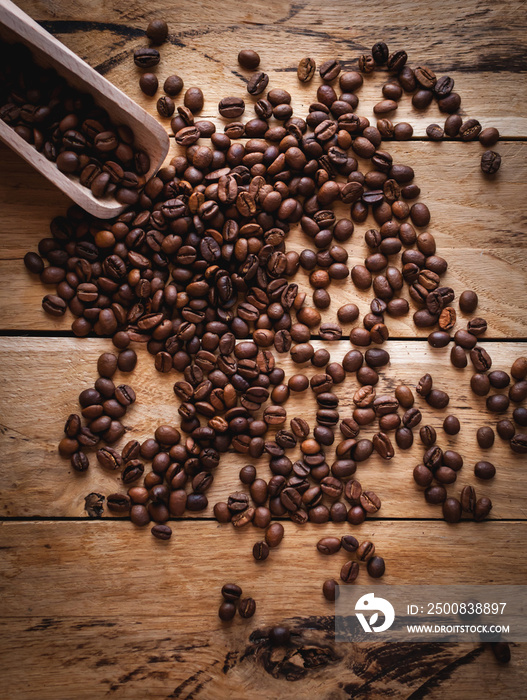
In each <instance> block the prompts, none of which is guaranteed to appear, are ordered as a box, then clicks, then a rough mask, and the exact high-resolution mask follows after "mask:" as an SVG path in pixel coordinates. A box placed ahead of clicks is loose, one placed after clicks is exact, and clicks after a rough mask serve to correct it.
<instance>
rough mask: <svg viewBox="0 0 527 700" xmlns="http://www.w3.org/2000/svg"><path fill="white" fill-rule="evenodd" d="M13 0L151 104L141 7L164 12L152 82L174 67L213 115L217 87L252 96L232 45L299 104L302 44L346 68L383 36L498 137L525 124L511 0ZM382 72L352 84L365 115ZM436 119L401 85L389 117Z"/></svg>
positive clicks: (419, 127)
mask: <svg viewBox="0 0 527 700" xmlns="http://www.w3.org/2000/svg"><path fill="white" fill-rule="evenodd" d="M19 4H20V5H21V7H23V9H25V10H26V12H28V13H29V14H30V15H31V16H32V17H34V18H35V19H37V20H39V21H42V22H43V23H44V27H45V28H46V29H48V30H49V31H51V32H53V33H55V34H56V35H57V36H58V37H59V38H60V39H61V40H62V41H64V42H65V43H66V45H67V46H69V47H70V48H72V49H73V50H74V51H75V52H76V53H78V54H79V55H80V56H82V57H83V58H84V59H85V60H87V61H88V63H90V64H91V65H92V66H94V67H95V68H97V70H99V71H101V72H102V73H104V74H105V75H106V76H107V77H108V78H109V79H110V80H111V81H112V82H113V83H114V84H115V85H117V86H118V87H120V88H121V89H122V90H124V91H125V92H126V93H127V94H129V95H130V97H132V98H133V99H135V100H137V101H138V102H139V103H140V104H141V105H143V106H144V107H145V108H147V109H149V110H150V111H151V113H152V114H154V113H155V99H148V98H145V97H144V96H142V95H141V93H140V90H139V87H138V79H139V72H138V71H137V69H136V68H135V66H134V65H133V62H132V56H133V50H134V49H135V48H138V47H139V46H144V45H145V36H144V31H145V29H146V25H147V23H148V21H149V19H151V18H153V17H163V18H164V19H166V21H167V22H168V24H169V28H170V41H169V43H167V44H165V45H164V46H163V47H162V48H161V54H162V61H161V63H160V65H159V67H158V68H157V73H158V75H159V77H160V79H161V80H160V82H161V84H162V82H163V81H164V79H165V78H166V77H167V76H168V75H170V74H171V73H173V72H176V73H178V74H179V75H181V77H182V78H183V80H184V81H185V84H186V85H187V86H188V87H190V85H200V86H202V87H204V91H205V93H206V102H205V107H204V110H203V115H204V116H206V117H211V116H216V115H217V103H218V102H219V100H220V99H221V97H224V96H225V95H227V94H235V95H239V96H245V97H247V98H248V100H247V103H248V105H250V104H251V102H252V98H250V97H249V96H248V95H247V92H246V90H245V82H246V80H247V78H248V76H249V75H250V73H249V72H248V71H244V70H243V69H241V68H240V66H239V65H238V63H237V60H236V57H237V54H238V51H239V50H240V48H243V47H250V48H254V49H256V50H257V51H258V52H259V53H260V56H261V58H262V63H261V66H260V68H261V70H264V71H265V72H266V73H268V74H269V76H270V83H269V86H270V87H283V88H285V89H287V90H289V92H291V94H292V96H293V105H294V108H295V111H297V110H299V114H300V115H301V116H302V113H305V112H306V111H307V109H306V108H307V105H308V104H309V103H310V102H313V101H314V93H315V91H316V86H318V84H320V78H319V76H318V73H317V76H316V78H315V79H314V80H313V82H312V83H311V85H309V86H301V85H300V84H299V82H298V80H297V77H296V67H297V64H298V61H299V60H300V59H301V58H302V57H303V56H306V55H309V56H313V58H315V59H316V61H317V64H320V63H322V62H323V61H325V60H327V59H328V58H334V57H335V58H339V59H340V60H341V62H342V63H343V66H344V67H345V68H346V69H348V70H349V69H356V67H357V59H358V57H359V56H360V55H361V54H362V53H363V52H369V51H370V49H371V46H372V44H373V43H374V42H375V41H378V40H379V39H384V40H385V41H386V42H387V43H388V45H389V46H390V48H391V49H393V50H395V49H406V50H407V52H408V54H409V63H410V65H413V66H417V65H423V64H426V65H429V66H430V67H431V68H432V69H433V70H435V71H436V72H437V73H438V74H439V73H448V74H450V75H451V76H452V77H453V78H454V79H455V82H456V91H458V92H459V94H460V95H461V97H462V108H463V112H464V114H466V115H469V116H471V117H475V118H477V119H480V120H481V121H482V123H484V125H485V126H496V127H497V128H498V129H499V130H500V132H501V133H502V135H503V136H505V137H514V138H516V137H524V136H525V135H527V120H526V118H525V114H524V109H523V100H522V99H521V96H522V94H525V89H526V84H527V77H526V75H525V68H526V62H525V52H524V47H523V36H524V31H525V18H524V17H523V15H524V13H523V12H522V11H521V9H519V8H520V7H521V5H519V4H518V3H515V2H509V3H490V2H482V3H478V6H477V8H475V7H474V5H473V3H469V2H465V3H458V2H455V1H454V0H447V1H446V2H444V3H441V4H440V5H436V6H434V7H430V6H429V5H425V4H422V3H421V4H420V3H418V2H407V1H404V0H398V1H396V2H392V3H390V6H389V7H388V6H386V5H385V4H384V5H382V6H381V5H377V6H372V7H368V8H367V10H366V9H365V8H361V13H360V18H358V17H357V15H356V5H355V4H354V3H353V2H351V0H344V2H339V3H336V4H331V3H330V4H327V3H326V4H322V5H321V4H320V3H319V2H316V0H307V1H306V0H302V1H301V2H294V3H293V2H292V3H283V2H279V0H272V1H271V2H268V3H267V2H257V3H251V5H250V6H246V5H243V4H236V3H228V5H227V6H225V4H221V5H219V4H216V3H215V2H213V0H208V1H206V2H200V3H199V12H196V5H195V3H192V2H190V0H185V1H184V2H179V3H177V5H173V6H171V5H170V4H168V3H165V2H163V1H162V0H156V1H155V2H152V3H150V6H149V14H148V16H147V17H145V9H144V7H143V6H140V5H139V4H137V3H131V4H129V5H128V6H127V7H126V8H124V7H123V8H121V5H120V3H113V4H111V5H109V6H101V5H100V4H99V3H93V4H91V3H90V4H88V6H86V7H84V8H83V16H82V19H80V18H79V13H78V9H77V7H76V5H75V3H74V2H73V1H72V0H62V2H61V3H60V12H58V11H57V9H56V8H55V7H54V6H53V5H52V6H50V5H49V4H47V3H45V2H36V1H35V0H21V2H19ZM386 78H387V74H386V73H385V72H384V71H379V72H378V73H377V74H376V75H375V76H374V77H372V78H368V79H367V82H366V86H365V87H363V88H362V90H361V91H360V93H359V96H360V98H361V105H360V109H359V112H360V114H363V115H364V116H367V117H368V118H371V117H372V108H373V105H374V104H375V103H376V102H378V101H379V100H380V99H381V98H380V88H381V86H382V84H383V82H385V81H386ZM160 94H162V93H161V92H160ZM248 112H250V113H251V114H252V110H248ZM248 118H250V117H248ZM438 119H441V120H442V121H444V115H440V113H439V112H438V111H437V109H436V108H435V107H434V108H433V109H432V108H430V109H429V110H428V111H426V112H425V113H419V112H416V111H415V110H413V109H412V108H411V106H410V100H409V98H408V97H406V98H405V99H404V100H403V102H402V104H401V107H400V108H399V109H398V111H397V120H398V121H403V120H408V121H410V122H411V123H412V124H413V125H414V128H415V134H416V136H423V135H424V133H425V130H426V126H427V125H428V124H430V123H432V122H436V121H437V120H438ZM219 123H221V120H220V121H219ZM166 124H167V126H168V120H167V121H166Z"/></svg>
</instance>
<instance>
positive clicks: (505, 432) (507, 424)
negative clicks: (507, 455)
mask: <svg viewBox="0 0 527 700" xmlns="http://www.w3.org/2000/svg"><path fill="white" fill-rule="evenodd" d="M496 430H497V431H498V435H499V436H500V438H501V439H502V440H510V439H511V438H512V437H514V433H515V432H516V428H515V427H514V424H513V423H512V422H511V421H510V420H500V421H498V422H497V424H496Z"/></svg>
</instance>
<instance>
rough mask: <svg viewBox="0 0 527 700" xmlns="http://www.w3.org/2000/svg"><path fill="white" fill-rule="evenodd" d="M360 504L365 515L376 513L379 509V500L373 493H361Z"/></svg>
mask: <svg viewBox="0 0 527 700" xmlns="http://www.w3.org/2000/svg"><path fill="white" fill-rule="evenodd" d="M360 504H361V506H362V507H363V509H364V510H365V511H366V513H370V514H371V513H376V512H377V511H378V510H379V509H380V507H381V499H380V498H379V497H378V496H377V494H376V493H374V492H373V491H363V492H362V493H361V495H360Z"/></svg>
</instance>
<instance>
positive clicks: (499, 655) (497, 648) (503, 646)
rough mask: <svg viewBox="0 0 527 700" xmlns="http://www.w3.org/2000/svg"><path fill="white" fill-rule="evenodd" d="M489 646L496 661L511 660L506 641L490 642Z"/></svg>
mask: <svg viewBox="0 0 527 700" xmlns="http://www.w3.org/2000/svg"><path fill="white" fill-rule="evenodd" d="M490 648H491V649H492V653H493V654H494V657H495V658H496V660H497V661H499V662H500V663H501V664H508V663H509V661H510V660H511V649H510V646H509V644H508V643H507V642H491V645H490Z"/></svg>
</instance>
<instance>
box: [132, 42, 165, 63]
mask: <svg viewBox="0 0 527 700" xmlns="http://www.w3.org/2000/svg"><path fill="white" fill-rule="evenodd" d="M159 60H160V55H159V51H157V49H149V48H145V47H143V48H140V49H135V51H134V63H135V65H136V66H138V67H139V68H152V67H153V66H157V64H158V63H159Z"/></svg>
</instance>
